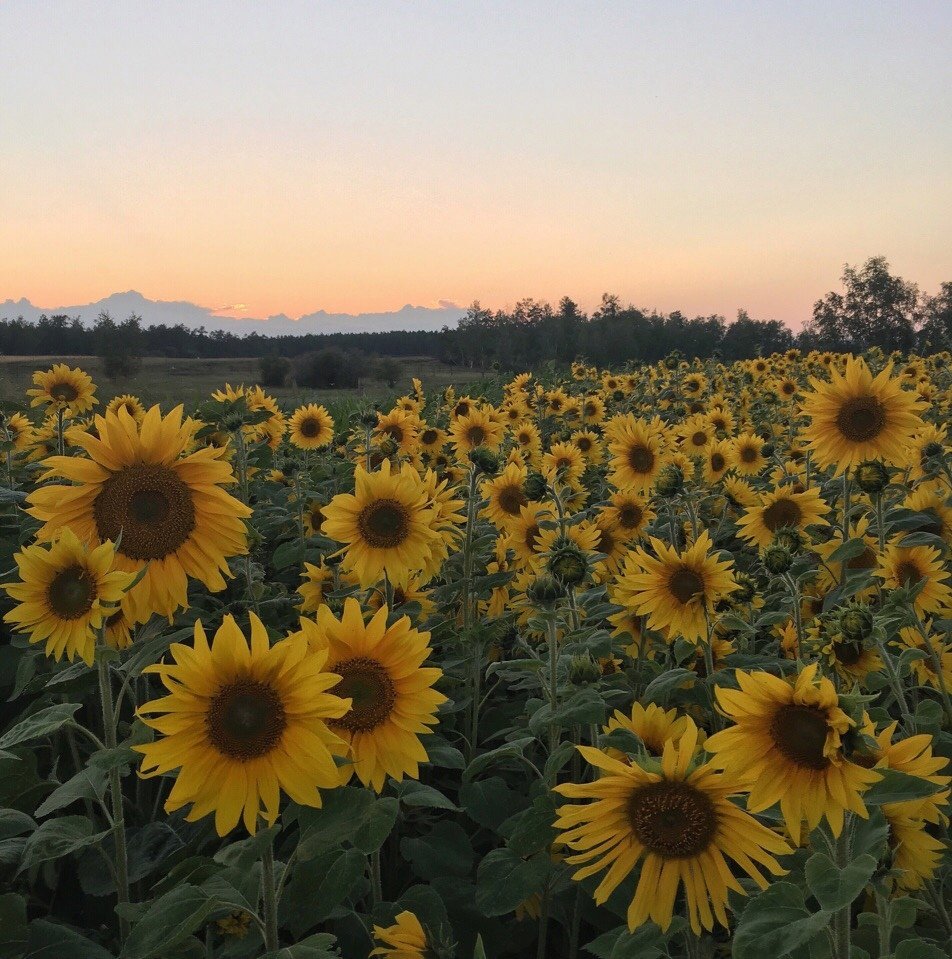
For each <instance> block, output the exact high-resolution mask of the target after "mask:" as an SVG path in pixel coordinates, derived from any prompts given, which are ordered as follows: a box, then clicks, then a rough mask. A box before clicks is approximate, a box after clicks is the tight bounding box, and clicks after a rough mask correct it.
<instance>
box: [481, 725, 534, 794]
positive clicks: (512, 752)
mask: <svg viewBox="0 0 952 959" xmlns="http://www.w3.org/2000/svg"><path fill="white" fill-rule="evenodd" d="M534 742H535V737H534V736H525V737H523V738H521V739H513V740H510V741H509V742H508V743H503V745H502V746H497V747H496V748H495V749H490V750H489V752H485V753H481V754H480V755H479V756H477V757H476V758H475V759H474V760H473V761H472V762H471V763H470V764H469V765H468V766H467V767H466V771H465V772H464V773H463V782H464V783H468V782H472V780H473V779H475V778H476V776H477V775H479V773H481V772H482V771H483V770H484V769H488V768H489V767H490V766H492V765H493V764H495V763H498V762H504V761H505V760H507V759H512V758H513V757H518V756H521V755H522V754H523V753H524V752H525V751H526V747H527V746H531V745H532V744H533V743H534Z"/></svg>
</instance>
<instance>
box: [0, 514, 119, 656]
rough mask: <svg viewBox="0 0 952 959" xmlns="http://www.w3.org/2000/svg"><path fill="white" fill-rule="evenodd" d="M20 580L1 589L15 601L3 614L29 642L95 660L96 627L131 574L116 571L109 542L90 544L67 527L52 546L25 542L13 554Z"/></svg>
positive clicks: (50, 651) (115, 602)
mask: <svg viewBox="0 0 952 959" xmlns="http://www.w3.org/2000/svg"><path fill="white" fill-rule="evenodd" d="M13 558H14V560H15V561H16V564H17V568H18V569H19V572H20V582H18V583H8V584H6V585H5V586H4V587H3V588H4V589H5V590H6V591H7V592H8V593H9V594H10V596H11V597H12V598H13V599H15V600H17V602H18V604H19V605H17V606H14V608H13V609H11V610H10V611H9V612H8V613H7V614H6V615H5V616H4V617H3V618H4V621H5V622H8V623H11V624H12V625H13V626H14V628H15V629H16V630H17V631H18V632H22V633H28V634H29V639H30V642H31V643H43V642H45V643H46V655H47V656H52V657H53V658H54V659H56V660H59V659H60V658H61V657H62V656H63V655H64V654H65V656H66V658H67V659H68V660H69V661H70V662H72V661H73V660H74V659H75V658H76V657H77V656H78V657H79V658H80V659H82V660H83V661H84V662H85V663H86V665H87V666H91V665H92V663H93V657H94V653H95V649H96V630H98V629H100V628H101V627H102V625H103V622H104V621H105V620H106V619H107V617H109V616H110V615H111V614H112V613H113V612H114V611H115V609H116V607H117V606H118V604H119V601H120V599H121V598H122V595H123V591H124V590H126V589H128V588H129V586H130V584H131V583H132V580H133V576H132V575H130V574H128V573H123V572H119V571H114V570H113V564H114V562H115V551H114V548H113V544H112V543H111V542H109V541H107V542H105V543H102V544H101V545H99V546H97V547H96V548H95V549H91V550H90V549H87V548H86V547H85V546H84V545H83V544H82V543H81V542H80V541H79V540H78V539H77V538H76V535H75V534H74V533H73V531H72V530H71V529H69V528H68V527H66V528H64V529H63V530H62V532H61V533H60V535H59V536H58V537H57V539H56V540H55V542H53V543H52V544H51V545H50V546H49V548H46V547H45V546H42V545H40V544H35V545H33V546H25V547H24V548H23V550H22V551H21V552H19V553H15V554H14V557H13Z"/></svg>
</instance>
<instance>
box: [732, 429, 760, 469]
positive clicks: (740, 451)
mask: <svg viewBox="0 0 952 959" xmlns="http://www.w3.org/2000/svg"><path fill="white" fill-rule="evenodd" d="M764 445H765V440H764V439H763V438H762V437H760V436H757V435H756V434H754V433H741V434H740V436H737V437H735V438H734V441H733V445H732V450H731V452H732V454H733V461H732V465H733V467H734V469H735V470H737V472H738V473H739V474H740V475H741V476H756V475H757V474H758V473H760V472H761V471H762V470H763V468H764V467H765V466H766V465H767V463H768V460H767V457H766V456H764V452H763V450H764Z"/></svg>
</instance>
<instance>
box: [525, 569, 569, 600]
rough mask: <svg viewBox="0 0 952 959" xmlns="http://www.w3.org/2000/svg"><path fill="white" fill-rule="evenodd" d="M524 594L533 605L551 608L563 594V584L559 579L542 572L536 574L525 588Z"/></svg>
mask: <svg viewBox="0 0 952 959" xmlns="http://www.w3.org/2000/svg"><path fill="white" fill-rule="evenodd" d="M526 596H527V597H528V599H529V602H530V603H532V604H533V605H534V606H541V607H543V608H548V609H551V608H552V607H553V606H554V605H555V604H556V603H557V602H558V601H559V600H560V599H562V597H563V596H565V586H564V585H563V583H562V581H561V580H558V579H556V578H555V577H554V576H550V575H549V574H548V573H543V574H542V575H541V576H537V577H536V578H535V579H534V580H533V581H532V582H531V583H530V584H529V587H528V588H527V589H526Z"/></svg>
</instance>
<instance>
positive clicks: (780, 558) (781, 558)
mask: <svg viewBox="0 0 952 959" xmlns="http://www.w3.org/2000/svg"><path fill="white" fill-rule="evenodd" d="M761 559H762V560H763V564H764V568H765V569H766V570H767V572H768V573H771V574H772V575H773V576H782V575H783V574H784V573H786V572H787V571H788V570H789V569H790V567H791V566H792V565H793V556H792V555H791V553H790V550H788V549H787V548H786V547H785V546H781V545H780V544H779V543H777V542H773V543H771V544H770V545H769V546H768V547H767V548H766V549H765V550H764V552H763V556H762V557H761Z"/></svg>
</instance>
